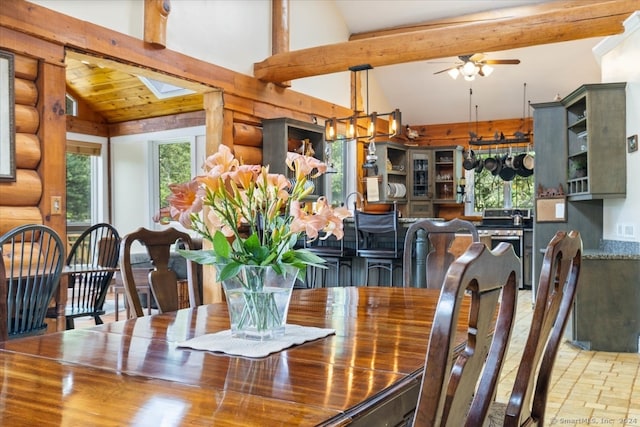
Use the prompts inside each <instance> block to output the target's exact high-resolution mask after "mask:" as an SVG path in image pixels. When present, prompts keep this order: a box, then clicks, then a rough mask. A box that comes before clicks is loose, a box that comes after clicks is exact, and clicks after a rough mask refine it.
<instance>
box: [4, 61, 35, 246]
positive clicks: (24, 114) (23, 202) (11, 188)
mask: <svg viewBox="0 0 640 427" xmlns="http://www.w3.org/2000/svg"><path fill="white" fill-rule="evenodd" d="M14 63H15V85H14V87H15V103H16V105H15V113H16V114H15V117H16V144H15V146H16V157H15V159H16V180H15V182H0V235H2V234H4V233H6V232H7V231H9V230H11V229H12V228H15V227H17V226H20V225H24V224H42V223H43V216H42V214H41V212H40V209H39V207H38V205H39V203H40V199H41V197H42V188H43V186H42V177H41V176H40V174H39V173H38V166H39V165H40V161H41V159H42V148H41V144H40V138H39V137H38V135H37V132H38V129H39V127H40V114H39V112H38V109H37V108H36V105H37V103H38V87H37V84H36V81H37V78H38V61H37V60H36V59H33V58H29V57H27V56H25V55H21V54H17V53H16V54H15V61H14Z"/></svg>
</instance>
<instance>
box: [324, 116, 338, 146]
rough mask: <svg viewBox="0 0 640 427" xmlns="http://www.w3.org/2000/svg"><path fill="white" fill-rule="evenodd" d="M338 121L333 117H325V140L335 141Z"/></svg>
mask: <svg viewBox="0 0 640 427" xmlns="http://www.w3.org/2000/svg"><path fill="white" fill-rule="evenodd" d="M337 127H338V121H337V119H335V118H331V119H327V120H326V121H325V122H324V139H325V141H335V140H336V138H337V137H338V129H337Z"/></svg>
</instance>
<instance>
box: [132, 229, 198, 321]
mask: <svg viewBox="0 0 640 427" xmlns="http://www.w3.org/2000/svg"><path fill="white" fill-rule="evenodd" d="M134 242H139V243H141V244H142V246H143V247H144V248H145V249H146V251H147V254H148V255H149V258H150V259H151V264H152V265H153V270H151V271H150V272H149V274H148V280H149V286H150V287H151V293H152V294H153V297H154V298H155V300H156V303H157V307H158V311H159V312H160V313H165V312H168V311H176V310H178V309H180V308H183V307H181V306H180V299H181V298H180V296H179V292H180V290H179V288H178V286H179V283H178V276H177V275H176V273H175V271H173V270H171V269H170V268H169V259H170V256H171V250H172V247H174V245H176V244H179V243H181V244H182V245H184V248H185V249H192V248H193V243H192V241H191V237H190V236H189V234H187V233H184V232H182V231H179V230H176V229H175V228H167V229H165V230H162V231H154V230H148V229H146V228H142V227H141V228H139V229H137V230H136V231H134V232H132V233H129V234H127V235H126V236H124V237H123V239H122V242H121V244H120V271H121V274H122V280H123V282H124V290H125V298H126V299H127V302H128V304H129V307H130V310H129V316H130V317H131V318H136V317H141V316H143V315H144V312H143V310H142V304H141V303H140V297H139V296H138V292H137V291H136V280H135V275H134V273H133V267H132V265H131V246H132V244H133V243H134ZM186 265H187V288H188V294H189V306H190V307H195V306H197V305H200V304H201V297H200V291H199V289H198V286H196V283H195V277H196V276H195V271H194V267H193V263H192V262H191V261H190V260H186Z"/></svg>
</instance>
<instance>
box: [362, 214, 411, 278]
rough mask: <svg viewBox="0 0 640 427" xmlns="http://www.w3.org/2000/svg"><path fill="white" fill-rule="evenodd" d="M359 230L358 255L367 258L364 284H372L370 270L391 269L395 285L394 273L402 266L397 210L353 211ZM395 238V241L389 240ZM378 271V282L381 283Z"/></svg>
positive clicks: (391, 276)
mask: <svg viewBox="0 0 640 427" xmlns="http://www.w3.org/2000/svg"><path fill="white" fill-rule="evenodd" d="M354 219H355V229H356V255H357V256H359V257H362V258H364V261H365V279H364V283H365V285H367V286H368V285H369V270H374V269H375V270H378V272H379V270H386V271H388V272H389V278H390V280H389V284H390V286H393V272H394V270H395V269H396V267H402V250H401V249H400V246H399V244H398V227H399V224H398V211H397V206H396V204H395V203H394V204H393V211H391V212H385V213H369V212H363V211H359V210H357V209H356V210H354ZM389 240H392V241H389ZM379 276H380V274H378V284H380V283H379V282H380V277H379Z"/></svg>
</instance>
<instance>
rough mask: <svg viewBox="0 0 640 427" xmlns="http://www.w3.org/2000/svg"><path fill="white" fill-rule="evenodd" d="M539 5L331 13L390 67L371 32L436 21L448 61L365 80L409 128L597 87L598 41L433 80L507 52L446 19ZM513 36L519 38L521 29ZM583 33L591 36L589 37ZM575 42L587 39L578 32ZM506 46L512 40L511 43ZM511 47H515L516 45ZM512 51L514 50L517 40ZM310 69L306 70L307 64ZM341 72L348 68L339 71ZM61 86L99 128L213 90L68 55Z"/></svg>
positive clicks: (367, 3) (519, 1)
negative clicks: (160, 92) (168, 90)
mask: <svg viewBox="0 0 640 427" xmlns="http://www.w3.org/2000/svg"><path fill="white" fill-rule="evenodd" d="M606 1H608V0H598V1H595V0H594V1H590V2H588V3H602V2H606ZM539 3H544V4H549V5H552V4H554V3H557V2H549V1H548V0H503V1H500V2H496V1H483V0H465V1H450V0H430V1H424V0H397V1H394V2H381V1H379V0H357V1H355V0H336V5H337V9H338V11H339V13H341V14H342V16H343V17H344V20H345V24H346V26H347V27H348V29H349V31H350V32H351V33H352V34H353V36H352V39H354V40H356V39H358V38H364V37H381V38H379V39H378V40H379V43H377V44H379V45H380V46H381V47H380V49H381V52H382V54H380V52H376V51H371V50H370V51H367V55H368V56H367V58H368V59H370V61H369V62H374V61H383V63H384V61H389V59H388V58H387V57H391V56H393V55H395V56H394V58H397V57H398V55H400V54H402V52H398V50H400V51H402V49H395V50H391V49H389V46H388V45H386V44H385V43H386V42H385V41H384V39H385V37H393V36H384V35H383V36H379V35H377V34H374V33H370V32H372V31H378V30H381V29H384V28H390V27H399V26H409V27H411V26H415V28H414V29H415V30H420V29H421V28H422V29H424V27H423V26H422V25H423V24H424V23H425V22H434V21H435V22H438V23H437V24H433V25H434V27H436V28H438V29H439V30H438V31H439V32H438V34H448V35H447V36H446V37H445V38H444V39H439V40H437V41H436V42H434V43H436V44H437V46H436V45H434V49H436V48H437V49H438V52H439V54H438V55H447V53H449V54H448V55H447V56H443V57H439V56H438V55H436V54H432V55H431V56H429V53H427V57H428V58H430V59H426V60H412V61H402V60H398V59H394V60H393V61H394V62H398V63H390V64H384V65H379V66H376V67H375V68H374V69H373V70H372V71H371V73H372V75H373V76H374V79H375V80H376V82H377V84H378V85H379V87H380V88H381V90H382V91H383V92H384V95H385V97H386V98H387V99H388V102H389V104H390V106H392V107H394V108H395V107H397V108H400V110H401V111H402V112H403V122H404V123H405V124H406V123H408V124H416V125H417V124H433V123H451V122H464V121H467V120H472V119H473V120H476V119H479V120H491V119H500V118H516V117H520V116H525V115H526V116H528V115H529V114H530V108H529V107H528V103H529V102H532V103H536V102H546V101H550V100H552V99H553V98H554V97H555V96H556V95H557V94H559V95H560V96H565V95H567V94H568V93H569V92H570V91H572V90H573V89H575V88H576V87H577V86H579V85H581V84H583V83H594V82H599V81H600V71H599V66H598V64H597V62H596V60H595V58H594V55H593V54H592V52H591V50H592V48H593V47H594V46H595V45H596V44H597V43H598V42H599V41H600V40H602V37H596V38H587V39H582V40H575V41H565V42H559V43H547V44H542V45H537V46H528V47H519V48H517V49H502V50H496V51H485V50H483V51H482V52H481V53H484V54H485V56H486V58H487V59H511V58H516V59H519V60H520V64H518V65H498V66H495V67H494V72H493V74H492V75H490V76H487V77H479V78H476V79H475V80H474V81H472V82H467V81H464V80H463V79H462V78H458V79H457V80H453V79H451V78H450V77H449V76H448V75H447V74H446V73H441V74H434V73H436V72H438V71H440V70H443V69H446V68H449V67H451V66H453V65H455V64H456V63H457V62H459V59H458V58H457V57H456V56H455V55H459V54H472V53H476V52H466V51H461V50H460V49H461V47H460V46H461V45H462V46H466V45H469V44H470V42H471V41H472V39H473V41H474V43H472V44H473V45H474V46H482V40H484V38H489V37H497V40H498V42H496V43H497V45H499V46H508V45H509V41H508V40H503V39H501V38H500V36H499V33H500V31H499V29H500V28H501V27H500V25H498V26H497V27H493V28H494V30H495V31H497V34H498V36H495V35H493V34H490V35H483V34H478V36H477V37H475V38H477V39H478V40H480V44H478V42H477V40H475V38H474V37H473V36H472V37H470V36H469V33H468V29H465V30H464V32H457V29H459V28H462V27H461V25H463V24H461V23H460V22H458V21H457V20H456V18H455V17H459V16H462V15H464V16H467V17H469V16H472V17H473V16H475V15H477V16H484V17H485V19H487V18H486V17H487V16H490V15H487V13H489V14H491V13H493V14H494V16H493V18H492V19H493V21H495V22H499V23H500V22H504V24H503V25H504V28H505V29H506V28H507V27H508V26H509V25H510V24H509V21H508V19H507V18H508V16H506V15H505V13H503V12H501V10H502V9H500V10H496V5H497V6H500V7H514V6H519V7H520V9H521V13H525V12H526V10H525V9H523V8H524V7H525V6H526V5H531V6H534V7H539V6H540V5H539ZM561 3H563V4H565V5H569V6H571V5H580V4H585V3H587V2H584V1H563V2H561ZM616 3H625V4H629V3H633V2H632V1H627V0H624V1H623V0H617V1H616ZM549 7H551V6H549ZM487 11H493V12H487ZM538 12H539V11H538ZM474 14H475V15H474ZM489 21H490V20H489ZM489 23H490V22H489ZM481 24H482V22H481ZM532 25H533V24H532ZM572 25H574V24H572ZM442 28H446V29H447V32H445V33H442V32H441V31H442V30H441V29H442ZM479 28H483V27H479ZM485 28H489V27H485ZM536 28H537V27H532V31H539V30H537V29H536ZM403 31H404V30H403ZM520 31H523V30H522V28H520ZM513 32H514V30H513V28H512V29H511V30H510V32H509V34H512V33H513ZM590 32H591V33H592V32H593V30H590ZM363 33H364V34H363ZM584 33H585V34H587V33H589V32H586V30H585V31H584ZM511 37H514V36H513V34H512V35H511ZM522 37H526V35H524V34H523V35H522ZM562 37H566V34H565V35H562V34H561V35H558V38H559V39H562ZM516 38H517V37H516ZM467 41H468V42H467ZM519 43H520V45H522V42H519ZM494 44H495V43H494ZM513 44H514V45H517V44H518V41H515V42H513ZM311 49H313V48H311ZM317 49H329V50H328V52H329V54H330V53H331V52H334V54H335V55H337V54H336V53H335V52H340V50H339V49H335V48H331V47H317ZM384 49H387V51H386V52H387V55H385V54H384V53H385V50H384ZM452 55H453V56H452ZM325 59H326V58H325ZM332 60H334V61H339V60H340V55H337V59H336V58H333V59H332ZM325 62H330V61H325ZM311 64H312V65H313V62H311ZM345 64H346V63H345ZM290 65H291V64H288V65H287V67H283V68H282V69H281V70H284V71H286V72H290V71H291V70H293V68H292V67H290ZM352 65H354V64H352ZM344 67H345V69H346V68H347V66H346V65H345V66H344ZM312 69H313V70H314V72H315V70H319V69H320V68H319V67H317V66H316V67H313V68H312ZM325 72H330V71H325ZM322 73H323V71H322V70H320V71H318V72H316V74H322ZM140 77H147V78H150V79H156V80H160V81H163V82H167V83H171V84H175V85H177V86H181V87H185V88H188V89H190V90H192V91H194V93H193V94H189V95H183V96H180V97H177V98H170V99H165V100H163V99H159V98H158V97H157V96H156V95H154V93H153V92H152V91H151V90H149V88H148V87H147V86H145V85H144V84H143V82H142V80H141V79H140ZM276 80H277V79H276ZM67 86H68V88H69V91H70V93H71V94H72V95H73V96H76V97H78V98H82V99H83V100H84V102H85V103H86V104H87V105H88V106H89V107H90V108H91V109H92V110H93V111H94V112H96V113H97V114H99V115H100V116H101V117H103V118H104V120H105V122H106V123H118V122H124V121H129V120H136V119H140V118H148V117H158V116H164V115H169V114H175V113H179V112H190V111H198V110H201V109H202V94H203V93H206V92H208V91H211V90H214V89H212V88H210V87H207V86H204V85H201V84H197V83H193V82H186V81H181V80H178V79H174V78H170V77H168V76H165V75H159V74H157V73H153V72H151V71H149V70H144V69H140V68H134V67H130V66H127V65H124V64H121V63H115V62H112V61H109V60H105V59H102V58H94V57H91V56H88V55H82V54H79V53H76V52H69V53H68V56H67Z"/></svg>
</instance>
